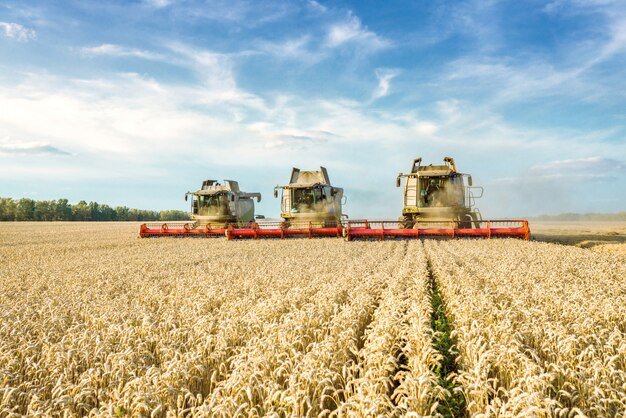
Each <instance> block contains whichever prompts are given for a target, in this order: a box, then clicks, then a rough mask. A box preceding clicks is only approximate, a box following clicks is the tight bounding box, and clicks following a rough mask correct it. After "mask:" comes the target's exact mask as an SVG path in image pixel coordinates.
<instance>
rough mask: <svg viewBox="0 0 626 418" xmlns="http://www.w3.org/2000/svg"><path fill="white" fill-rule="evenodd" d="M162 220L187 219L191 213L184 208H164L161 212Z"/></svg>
mask: <svg viewBox="0 0 626 418" xmlns="http://www.w3.org/2000/svg"><path fill="white" fill-rule="evenodd" d="M159 220H160V221H187V220H189V214H188V213H187V212H184V211H182V210H162V211H160V212H159Z"/></svg>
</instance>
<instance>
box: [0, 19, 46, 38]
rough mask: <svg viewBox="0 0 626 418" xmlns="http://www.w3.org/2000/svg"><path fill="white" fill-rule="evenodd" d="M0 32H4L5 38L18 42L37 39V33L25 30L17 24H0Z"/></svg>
mask: <svg viewBox="0 0 626 418" xmlns="http://www.w3.org/2000/svg"><path fill="white" fill-rule="evenodd" d="M0 30H2V31H3V32H4V36H6V37H7V38H11V39H15V40H17V41H20V42H28V41H30V40H33V39H37V33H36V32H35V31H34V30H33V29H28V28H25V27H24V26H22V25H20V24H19V23H10V22H0Z"/></svg>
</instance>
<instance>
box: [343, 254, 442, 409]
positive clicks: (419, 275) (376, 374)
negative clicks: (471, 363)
mask: <svg viewBox="0 0 626 418" xmlns="http://www.w3.org/2000/svg"><path fill="white" fill-rule="evenodd" d="M426 266H427V264H426V257H425V253H424V250H423V246H422V244H421V243H420V242H410V243H407V253H406V254H405V256H404V259H403V260H402V262H401V263H400V264H399V265H398V268H397V269H396V270H395V271H394V272H393V274H392V275H390V276H389V279H388V282H389V284H388V287H387V288H386V289H385V290H384V292H383V295H382V301H381V303H380V306H379V307H378V309H377V310H376V312H375V314H374V318H373V321H372V324H371V325H370V327H369V328H368V330H367V332H366V341H365V344H364V346H363V348H362V349H361V350H360V351H359V358H360V361H359V363H358V368H357V370H356V372H355V378H354V379H353V380H352V381H351V382H349V383H350V384H349V385H348V391H347V392H348V394H349V395H350V396H349V398H348V399H347V400H346V402H345V403H344V404H343V405H342V406H341V408H340V411H339V412H340V413H341V414H345V415H348V416H350V415H354V414H356V415H358V416H391V415H402V414H406V413H408V412H411V413H414V414H418V415H420V416H428V415H431V414H432V413H433V412H434V410H435V409H436V408H437V403H438V401H440V400H442V399H443V398H444V397H445V396H446V391H445V389H444V388H442V387H441V386H439V384H438V382H437V376H436V374H435V373H434V370H435V369H436V368H437V366H438V364H439V362H440V360H441V355H440V354H439V353H438V352H436V351H435V349H434V348H433V345H432V332H431V331H432V330H431V328H430V317H431V303H430V294H429V291H430V284H429V277H428V271H427V268H426Z"/></svg>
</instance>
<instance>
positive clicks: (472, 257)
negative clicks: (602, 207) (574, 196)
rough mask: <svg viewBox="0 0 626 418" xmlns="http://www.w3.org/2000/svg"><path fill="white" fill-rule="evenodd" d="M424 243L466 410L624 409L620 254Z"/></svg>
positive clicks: (624, 299) (611, 412) (625, 297)
mask: <svg viewBox="0 0 626 418" xmlns="http://www.w3.org/2000/svg"><path fill="white" fill-rule="evenodd" d="M426 248H427V251H428V255H429V258H430V261H431V264H432V269H433V273H434V276H435V278H436V280H437V283H438V285H439V286H440V288H441V292H442V294H443V296H444V300H445V301H446V308H447V310H448V311H449V313H450V316H451V318H452V320H453V322H454V323H455V325H456V332H457V335H458V349H459V354H460V361H461V371H460V375H459V378H458V381H459V382H460V383H461V384H462V386H463V388H464V392H465V396H466V398H467V400H468V404H467V411H468V413H469V414H486V415H488V416H494V415H498V416H513V415H519V414H537V415H552V414H561V413H565V414H571V413H573V414H576V413H584V414H585V415H587V416H616V415H622V414H624V412H625V411H626V374H625V372H624V369H625V368H624V366H625V365H626V335H625V334H624V332H625V331H626V330H625V329H624V324H626V308H625V307H626V291H625V290H626V289H625V286H624V282H623V278H624V277H626V266H625V265H624V263H623V261H621V260H623V259H620V258H618V257H615V256H610V255H602V254H597V253H592V252H589V251H585V250H581V249H577V248H572V247H562V246H556V245H551V244H542V243H526V242H519V241H512V240H506V241H471V242H428V243H427V244H426Z"/></svg>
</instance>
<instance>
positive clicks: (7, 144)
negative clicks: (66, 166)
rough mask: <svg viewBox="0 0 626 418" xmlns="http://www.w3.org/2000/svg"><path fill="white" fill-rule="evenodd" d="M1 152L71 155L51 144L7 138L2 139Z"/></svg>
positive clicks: (11, 153) (8, 153)
mask: <svg viewBox="0 0 626 418" xmlns="http://www.w3.org/2000/svg"><path fill="white" fill-rule="evenodd" d="M0 154H4V155H64V156H67V155H71V154H70V153H69V152H66V151H63V150H62V149H59V148H57V147H53V146H52V145H50V144H46V143H41V142H17V141H11V140H9V139H7V138H5V139H4V140H0Z"/></svg>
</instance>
